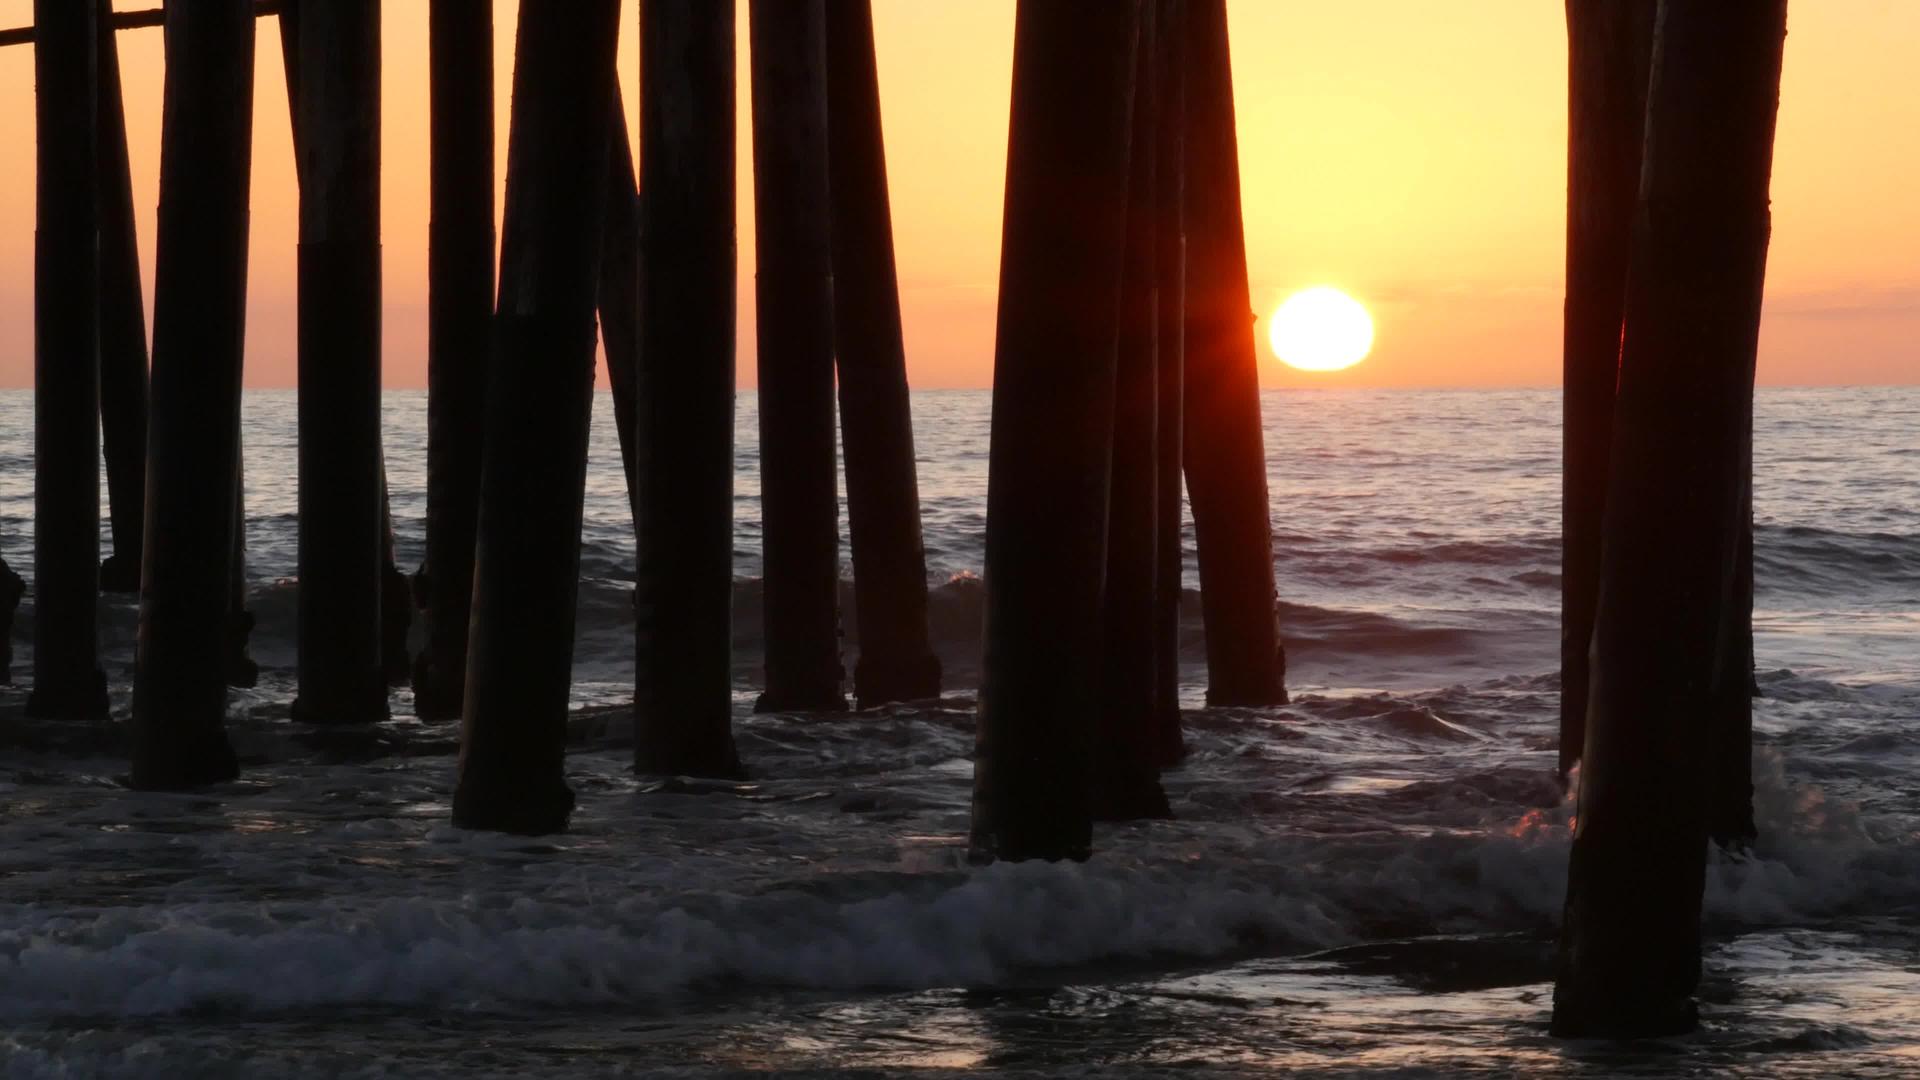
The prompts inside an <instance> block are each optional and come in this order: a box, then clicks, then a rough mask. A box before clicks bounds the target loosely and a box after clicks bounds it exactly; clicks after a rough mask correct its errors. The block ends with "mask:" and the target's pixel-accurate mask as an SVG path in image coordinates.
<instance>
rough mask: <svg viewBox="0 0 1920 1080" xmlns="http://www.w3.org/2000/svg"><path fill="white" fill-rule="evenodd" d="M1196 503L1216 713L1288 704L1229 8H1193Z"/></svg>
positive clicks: (1190, 270)
mask: <svg viewBox="0 0 1920 1080" xmlns="http://www.w3.org/2000/svg"><path fill="white" fill-rule="evenodd" d="M1187 19H1188V22H1187V43H1186V44H1187V73H1188V79H1189V81H1188V84H1187V101H1186V117H1187V124H1186V152H1187V177H1186V229H1187V332H1186V355H1185V358H1184V373H1185V384H1184V388H1185V392H1186V396H1185V400H1184V402H1183V403H1182V408H1183V410H1184V412H1185V419H1186V423H1185V427H1184V429H1183V432H1182V435H1183V438H1184V440H1185V448H1184V449H1185V452H1186V478H1187V498H1188V500H1189V503H1190V504H1191V506H1192V510H1193V527H1194V540H1195V544H1196V546H1197V548H1198V553H1199V562H1200V610H1201V615H1202V618H1203V619H1204V621H1205V623H1206V633H1207V703H1208V704H1210V705H1277V704H1281V703H1284V702H1285V701H1286V700H1287V690H1286V670H1287V662H1286V652H1285V651H1284V649H1283V648H1282V646H1281V643H1280V630H1279V625H1278V620H1277V611H1276V608H1275V605H1276V604H1277V602H1278V599H1277V594H1276V592H1275V587H1274V573H1273V521H1272V510H1271V507H1270V505H1269V502H1268V498H1267V455H1266V448H1265V443H1264V436H1263V435H1262V433H1261V417H1260V379H1259V370H1258V361H1257V359H1256V356H1255V352H1254V341H1253V322H1254V315H1253V300H1252V295H1251V291H1250V289H1249V287H1248V284H1247V245H1246V235H1245V231H1244V229H1243V228H1242V222H1241V213H1240V151H1239V143H1238V136H1237V134H1236V133H1235V128H1234V105H1233V68H1232V63H1231V61H1230V59H1229V57H1228V52H1227V7H1226V0H1193V2H1192V3H1189V4H1188V5H1187Z"/></svg>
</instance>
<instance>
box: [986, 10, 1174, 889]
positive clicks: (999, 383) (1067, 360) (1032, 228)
mask: <svg viewBox="0 0 1920 1080" xmlns="http://www.w3.org/2000/svg"><path fill="white" fill-rule="evenodd" d="M1139 11H1140V5H1139V3H1137V2H1134V3H1110V4H1101V5H1074V4H1058V3H1052V2H1049V0H1021V3H1020V5H1019V8H1018V11H1017V14H1016V16H1015V23H1014V46H1013V101H1012V117H1011V123H1010V131H1009V137H1008V156H1007V187H1006V192H1007V194H1006V220H1005V224H1004V227H1003V232H1002V244H1001V253H1000V310H999V321H998V327H997V330H996V344H995V353H994V372H993V434H992V441H991V445H990V447H989V451H988V485H987V545H986V546H987V550H986V650H985V658H984V659H985V663H984V679H983V682H982V684H981V688H980V715H979V721H978V726H977V728H976V735H975V740H976V741H975V751H974V788H973V829H972V844H973V849H974V854H975V857H976V858H994V857H997V858H1005V859H1029V858H1046V859H1059V858H1084V857H1086V855H1087V854H1088V852H1089V850H1090V848H1091V846H1092V813H1091V805H1090V799H1089V794H1090V792H1089V790H1088V779H1089V777H1088V764H1089V763H1088V760H1087V754H1088V749H1089V741H1090V739H1091V738H1092V737H1093V733H1094V729H1095V717H1096V715H1097V711H1098V708H1099V700H1100V653H1101V632H1100V609H1101V594H1102V587H1103V585H1104V583H1105V576H1106V574H1105V566H1106V536H1107V484H1108V479H1109V471H1110V466H1109V458H1110V448H1111V445H1112V431H1113V385H1114V381H1113V380H1114V363H1115V359H1114V356H1115V347H1116V341H1117V338H1118V326H1119V311H1120V285H1121V266H1122V264H1123V262H1124V261H1125V254H1126V233H1127V229H1126V220H1127V213H1126V208H1127V159H1128V140H1129V136H1130V125H1129V115H1130V106H1131V102H1132V96H1133V79H1134V49H1135V46H1136V38H1137V34H1138V30H1139Z"/></svg>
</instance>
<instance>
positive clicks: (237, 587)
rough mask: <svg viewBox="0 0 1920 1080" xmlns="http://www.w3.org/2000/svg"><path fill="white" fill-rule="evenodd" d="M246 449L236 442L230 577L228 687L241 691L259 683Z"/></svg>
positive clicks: (228, 580) (228, 579) (228, 598)
mask: <svg viewBox="0 0 1920 1080" xmlns="http://www.w3.org/2000/svg"><path fill="white" fill-rule="evenodd" d="M244 458H245V451H244V447H243V446H242V444H241V443H239V442H238V441H236V443H235V451H234V470H233V558H232V560H231V565H230V566H229V568H228V574H227V582H228V588H227V685H228V686H237V687H240V688H242V689H246V688H249V687H252V686H254V685H256V684H258V683H259V681H260V665H259V664H256V663H254V661H253V654H252V652H251V651H250V650H249V645H250V643H251V639H252V637H253V624H254V618H253V612H252V611H250V610H248V608H247V470H246V467H245V465H244V464H243V461H244Z"/></svg>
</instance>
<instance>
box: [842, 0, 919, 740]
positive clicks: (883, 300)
mask: <svg viewBox="0 0 1920 1080" xmlns="http://www.w3.org/2000/svg"><path fill="white" fill-rule="evenodd" d="M826 13H827V144H828V173H829V177H830V185H829V186H830V187H831V189H832V199H833V212H832V222H833V328H834V334H833V338H834V357H835V362H836V366H837V369H838V371H839V375H840V380H839V382H840V439H841V445H842V447H843V452H844V454H845V457H846V472H847V532H848V535H849V540H850V542H851V543H850V546H851V548H852V553H853V600H854V612H855V621H856V623H857V625H858V629H859V640H860V660H859V662H858V663H856V664H855V665H854V668H853V693H854V699H855V701H856V702H857V703H858V704H859V706H860V707H861V708H863V709H865V708H871V707H872V706H874V705H879V704H882V703H884V702H888V701H909V700H912V699H915V698H930V697H938V696H940V659H939V657H937V656H935V655H934V654H933V648H932V646H931V645H930V644H929V643H928V640H927V553H926V547H925V545H924V543H923V542H922V539H921V534H920V488H919V480H918V477H917V476H916V474H915V469H914V461H913V408H912V404H911V402H910V400H909V399H908V396H907V355H906V342H905V340H904V339H903V337H902V335H901V328H900V286H899V280H898V276H897V272H896V270H895V267H894V257H893V211H892V208H891V206H890V204H889V199H888V195H887V152H886V140H885V137H884V136H883V134H882V132H881V128H880V73H879V68H878V62H877V58H876V56H875V53H874V43H873V6H872V0H827V4H826Z"/></svg>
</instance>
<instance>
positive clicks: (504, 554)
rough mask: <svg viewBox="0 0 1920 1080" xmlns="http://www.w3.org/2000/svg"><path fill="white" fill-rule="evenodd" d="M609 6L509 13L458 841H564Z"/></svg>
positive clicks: (609, 1)
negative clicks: (509, 65)
mask: <svg viewBox="0 0 1920 1080" xmlns="http://www.w3.org/2000/svg"><path fill="white" fill-rule="evenodd" d="M619 24H620V3H619V0H573V2H570V3H567V4H553V3H548V2H545V0H540V2H533V0H527V2H524V3H522V4H521V5H520V25H519V32H518V39H517V41H516V42H515V45H514V65H513V120H512V128H511V130H510V131H509V132H508V138H507V203H506V216H505V219H504V222H505V223H504V225H503V231H502V241H501V253H500V255H501V258H500V267H501V269H500V300H499V306H498V308H497V314H496V315H495V318H494V335H495V337H494V353H493V364H492V370H491V371H490V372H489V376H488V377H489V387H488V393H487V421H486V449H485V452H484V453H483V454H482V458H481V471H480V523H479V545H478V547H477V548H476V551H475V557H474V569H473V574H474V582H473V630H472V640H471V641H470V642H469V643H468V676H467V690H468V693H467V695H466V702H465V713H464V729H463V732H462V740H461V747H460V766H459V782H458V786H457V787H456V788H455V790H454V796H453V820H454V824H456V825H459V826H462V827H464V828H470V829H492V830H496V831H500V832H511V833H526V834H540V833H550V832H558V831H560V830H562V829H564V828H566V824H567V818H568V816H569V814H570V813H571V812H572V809H573V791H572V789H571V788H569V787H568V786H567V781H566V776H565V767H566V737H567V700H568V689H569V687H570V686H571V684H572V679H573V637H574V614H575V605H576V601H577V599H578V595H579V584H580V519H581V511H582V504H583V500H584V498H585V494H586V476H587V425H588V422H589V419H590V416H591V412H592V408H593V365H594V350H593V342H594V325H593V311H594V300H595V295H596V292H597V283H598V280H599V274H600V230H601V223H602V220H603V218H604V213H605V209H606V202H607V200H606V190H607V182H606V175H607V174H606V168H607V156H606V155H607V112H608V110H609V109H610V108H611V107H612V100H613V80H614V43H615V41H616V40H617V39H618V36H619Z"/></svg>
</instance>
